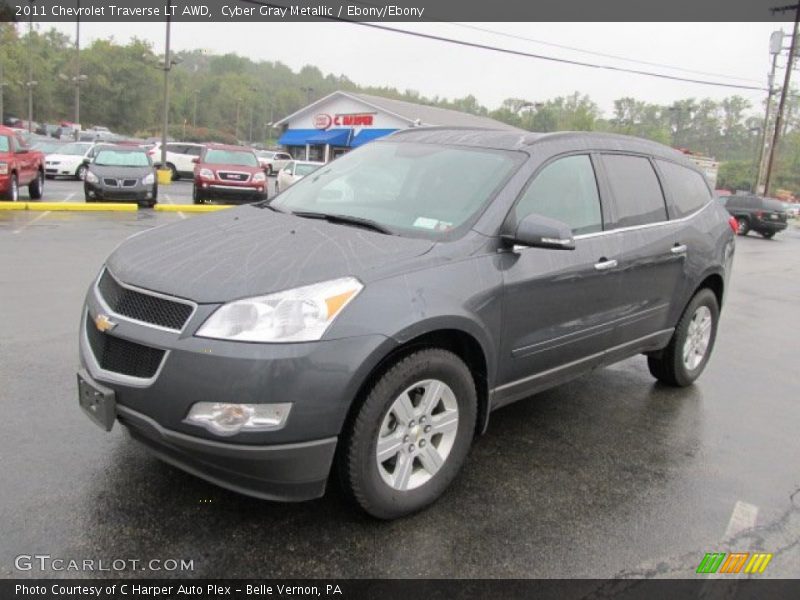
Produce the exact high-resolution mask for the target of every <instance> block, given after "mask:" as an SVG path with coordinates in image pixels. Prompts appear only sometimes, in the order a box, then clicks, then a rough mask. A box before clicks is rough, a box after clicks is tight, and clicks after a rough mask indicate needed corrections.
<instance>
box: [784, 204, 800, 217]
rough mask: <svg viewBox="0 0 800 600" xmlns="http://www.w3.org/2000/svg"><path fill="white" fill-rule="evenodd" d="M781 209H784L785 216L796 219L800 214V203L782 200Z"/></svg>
mask: <svg viewBox="0 0 800 600" xmlns="http://www.w3.org/2000/svg"><path fill="white" fill-rule="evenodd" d="M783 210H785V211H786V216H787V217H789V218H790V219H796V218H797V217H798V216H800V204H795V203H793V202H784V203H783Z"/></svg>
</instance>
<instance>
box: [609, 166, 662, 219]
mask: <svg viewBox="0 0 800 600" xmlns="http://www.w3.org/2000/svg"><path fill="white" fill-rule="evenodd" d="M603 166H604V167H605V170H606V173H607V174H608V180H609V185H610V186H611V192H612V193H613V196H614V206H615V208H616V221H615V226H616V227H618V228H619V227H634V226H636V225H646V224H647V223H658V222H659V221H666V220H667V207H666V204H665V203H664V194H663V192H662V191H661V185H660V184H659V183H658V177H656V172H655V171H654V170H653V166H652V165H651V164H650V161H649V160H648V159H647V158H644V157H641V156H628V155H625V154H605V155H603Z"/></svg>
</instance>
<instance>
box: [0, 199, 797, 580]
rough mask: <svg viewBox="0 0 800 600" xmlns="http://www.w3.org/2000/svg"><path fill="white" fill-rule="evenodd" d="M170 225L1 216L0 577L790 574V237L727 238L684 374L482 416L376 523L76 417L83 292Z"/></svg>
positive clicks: (625, 374) (624, 368)
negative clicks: (699, 348) (747, 563)
mask: <svg viewBox="0 0 800 600" xmlns="http://www.w3.org/2000/svg"><path fill="white" fill-rule="evenodd" d="M176 189H177V188H176ZM179 218H180V217H179V216H178V215H176V214H159V213H154V212H150V211H139V212H137V213H120V214H87V213H55V212H54V213H51V214H48V215H47V216H44V217H41V216H40V217H37V216H36V213H27V214H25V213H22V214H20V213H10V214H4V215H0V255H2V256H3V257H4V259H3V260H2V261H0V282H2V294H1V295H0V309H1V310H2V317H1V318H0V340H2V341H0V381H2V383H3V385H2V386H0V407H2V412H0V415H2V419H1V420H0V422H1V423H2V425H0V456H2V460H0V481H2V482H3V483H2V485H0V522H2V523H3V535H2V536H0V577H12V576H13V577H33V576H40V575H41V573H38V572H35V571H24V572H20V571H16V570H15V568H14V557H15V556H17V555H19V554H34V553H44V554H50V555H51V556H53V557H63V558H74V559H84V558H94V559H106V560H108V561H110V560H111V559H113V558H119V557H125V558H136V559H142V560H150V559H154V558H155V559H165V558H178V559H180V558H183V559H188V560H193V561H194V570H193V571H192V572H191V573H185V572H183V573H181V572H177V573H172V572H170V573H164V572H153V571H149V570H145V571H142V572H138V573H136V574H139V575H144V576H157V575H184V576H185V575H191V576H203V577H247V576H249V577H253V576H261V577H274V578H283V577H292V576H295V577H426V576H427V577H609V576H613V575H615V574H617V575H632V576H656V577H669V576H684V577H694V576H696V575H695V574H694V571H695V569H696V568H697V565H698V564H699V563H700V561H701V560H702V558H703V556H704V554H705V553H706V552H716V551H723V552H724V551H743V552H746V551H750V550H754V549H757V550H758V551H761V552H771V553H774V558H773V559H772V561H771V562H770V564H769V566H768V568H767V570H766V572H765V573H764V575H763V576H765V577H769V576H772V577H778V576H782V577H797V576H800V548H798V546H797V540H798V538H800V493H798V490H800V473H798V469H797V465H798V457H799V456H800V436H798V435H797V430H798V427H797V425H798V423H800V403H798V397H800V379H798V377H797V367H796V362H797V356H796V349H797V336H798V332H799V331H800V313H799V312H798V311H797V298H798V297H800V262H799V260H800V259H799V258H798V257H800V230H797V229H795V228H794V227H792V228H791V229H790V230H789V231H787V232H784V233H783V234H780V235H778V236H776V238H775V239H774V240H764V239H761V238H760V237H757V236H749V237H747V238H739V239H738V240H737V250H736V258H735V264H734V275H733V280H732V282H731V286H730V290H729V291H728V295H727V299H726V304H725V307H724V310H723V316H722V323H721V329H720V331H719V336H718V339H717V347H716V351H715V355H714V356H713V358H712V360H711V363H710V365H709V367H708V369H707V370H706V372H705V373H704V375H703V376H702V377H701V378H700V380H699V382H698V383H697V384H696V385H694V386H692V387H690V388H687V389H679V390H676V389H671V388H666V387H663V386H661V385H659V384H656V383H655V382H654V380H653V379H652V378H651V377H650V375H649V373H648V372H647V367H646V364H645V360H644V359H643V358H641V357H640V358H634V359H630V360H628V361H626V362H624V363H621V364H618V365H615V366H613V367H610V368H606V369H602V370H598V371H595V372H593V373H591V374H588V375H586V376H584V377H582V378H580V379H578V380H576V381H573V382H571V383H568V384H566V385H562V386H560V387H558V388H555V389H553V390H550V391H548V392H545V393H542V394H539V395H537V396H535V397H532V398H530V399H528V400H525V401H522V402H519V403H516V404H514V405H511V406H509V407H507V408H504V409H502V410H500V411H497V412H496V413H494V414H493V416H492V420H491V423H490V426H489V431H488V433H487V434H486V435H485V436H483V437H481V438H479V439H477V440H476V442H475V445H474V447H473V449H472V451H471V453H470V456H469V460H468V462H467V465H466V468H465V469H464V471H463V473H462V474H461V475H460V477H459V478H458V479H457V480H456V481H455V483H454V485H453V486H452V487H451V489H450V490H449V491H448V492H447V493H446V494H445V496H444V497H443V498H442V499H441V500H440V501H439V502H438V503H437V504H436V505H434V506H433V507H431V508H430V509H429V510H426V511H424V512H422V513H420V514H418V515H416V516H413V517H410V518H407V519H404V520H401V521H396V522H390V523H384V522H377V521H374V520H372V519H370V518H367V517H364V516H362V515H361V514H359V513H358V512H356V511H355V510H354V509H353V508H352V507H351V506H350V505H349V504H347V502H345V500H344V499H343V498H342V495H341V493H340V492H339V491H338V489H337V487H336V486H335V485H333V486H332V489H331V490H330V491H329V493H328V494H327V496H326V497H325V498H323V499H320V500H317V501H314V502H309V503H304V504H277V503H270V502H265V501H260V500H254V499H251V498H247V497H244V496H240V495H238V494H235V493H232V492H228V491H225V490H222V489H220V488H218V487H215V486H214V485H211V484H209V483H206V482H204V481H201V480H200V479H197V478H195V477H192V476H190V475H187V474H185V473H183V472H181V471H179V470H177V469H175V468H173V467H170V466H168V465H166V464H163V463H161V462H160V461H158V460H157V459H155V458H153V457H151V456H150V455H149V454H148V453H147V452H146V451H145V450H144V449H143V448H142V447H140V446H139V445H138V444H136V443H135V442H133V441H132V440H130V438H129V437H128V435H127V434H126V433H124V432H123V430H122V428H121V427H119V426H116V427H115V428H114V430H113V431H112V432H111V433H104V432H102V431H101V430H100V429H99V428H97V427H96V426H95V425H93V424H92V423H91V422H90V421H89V420H88V419H87V418H86V417H85V416H84V415H83V413H82V412H81V410H80V409H79V408H78V402H77V398H76V383H75V369H76V365H77V333H78V319H79V317H80V312H81V305H82V301H83V296H84V293H85V291H86V288H87V287H88V285H89V283H90V282H91V281H92V279H93V277H94V276H95V275H96V274H97V272H98V270H99V269H100V266H101V264H102V262H103V260H104V258H105V257H106V256H107V254H108V253H109V252H110V251H111V250H112V249H113V248H114V247H115V246H116V245H117V244H118V243H119V242H120V241H122V240H123V239H124V238H125V237H126V236H128V235H130V234H132V233H135V232H137V231H140V230H142V229H144V228H147V227H152V226H155V225H160V224H164V223H168V222H174V221H176V220H178V219H179ZM187 218H206V217H204V216H190V215H189V216H187ZM264 259H265V260H268V259H269V258H268V257H264ZM747 505H750V506H749V507H748V506H747ZM742 507H744V510H743V509H742ZM753 524H755V525H756V529H754V530H751V531H748V530H746V528H748V527H750V526H751V525H753ZM742 530H743V531H742ZM737 531H738V532H739V533H737ZM726 532H727V536H728V538H729V539H727V541H726V540H725V539H723V538H725V537H726ZM731 536H732V537H731ZM126 574H130V572H125V573H123V575H126ZM45 575H55V576H59V575H61V576H63V575H71V576H75V575H76V574H75V573H61V574H59V573H49V574H45ZM95 575H98V573H95ZM100 575H103V573H101V574H100Z"/></svg>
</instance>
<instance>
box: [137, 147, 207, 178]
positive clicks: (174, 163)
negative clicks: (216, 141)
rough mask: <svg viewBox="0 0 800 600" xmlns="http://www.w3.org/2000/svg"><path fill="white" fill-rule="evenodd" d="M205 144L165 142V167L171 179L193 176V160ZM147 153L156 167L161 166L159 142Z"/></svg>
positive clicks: (197, 156) (198, 155)
mask: <svg viewBox="0 0 800 600" xmlns="http://www.w3.org/2000/svg"><path fill="white" fill-rule="evenodd" d="M203 148H205V146H204V145H203V144H193V143H190V142H167V168H169V169H170V170H171V171H172V181H175V180H176V179H180V178H181V177H189V178H192V177H194V160H195V159H196V158H199V157H200V154H201V153H202V152H203ZM147 154H149V155H150V158H151V159H152V161H153V165H155V167H156V168H158V167H160V166H161V143H160V142H158V143H156V145H155V146H153V147H152V148H151V149H150V150H149V151H148V152H147Z"/></svg>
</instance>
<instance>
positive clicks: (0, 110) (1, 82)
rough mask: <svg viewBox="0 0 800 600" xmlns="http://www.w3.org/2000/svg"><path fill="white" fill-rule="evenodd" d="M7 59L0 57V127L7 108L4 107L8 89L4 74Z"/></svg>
mask: <svg viewBox="0 0 800 600" xmlns="http://www.w3.org/2000/svg"><path fill="white" fill-rule="evenodd" d="M4 61H5V57H0V125H2V124H3V115H5V108H4V106H3V90H4V89H5V87H6V78H5V73H4V72H3V62H4Z"/></svg>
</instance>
